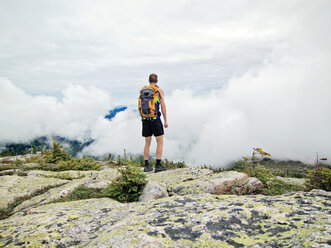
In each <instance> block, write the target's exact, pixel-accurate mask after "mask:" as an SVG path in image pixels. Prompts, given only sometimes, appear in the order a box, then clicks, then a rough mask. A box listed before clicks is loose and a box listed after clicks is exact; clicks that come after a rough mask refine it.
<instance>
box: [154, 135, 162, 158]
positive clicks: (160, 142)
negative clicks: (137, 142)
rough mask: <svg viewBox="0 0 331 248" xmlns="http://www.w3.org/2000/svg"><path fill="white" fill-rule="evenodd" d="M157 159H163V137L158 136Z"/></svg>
mask: <svg viewBox="0 0 331 248" xmlns="http://www.w3.org/2000/svg"><path fill="white" fill-rule="evenodd" d="M155 139H156V159H161V158H162V151H163V135H160V136H156V137H155Z"/></svg>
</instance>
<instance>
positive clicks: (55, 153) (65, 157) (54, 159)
mask: <svg viewBox="0 0 331 248" xmlns="http://www.w3.org/2000/svg"><path fill="white" fill-rule="evenodd" d="M26 162H27V163H38V164H39V165H40V169H42V170H51V171H65V170H83V171H86V170H100V164H98V163H97V162H96V161H95V160H94V159H93V158H86V157H83V158H75V157H72V156H71V155H70V154H69V153H67V152H66V151H65V150H64V149H63V146H61V145H60V143H56V142H55V140H54V139H53V147H52V149H51V150H47V151H43V152H42V156H40V157H33V158H30V159H27V160H26Z"/></svg>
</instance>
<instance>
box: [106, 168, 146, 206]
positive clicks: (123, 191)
mask: <svg viewBox="0 0 331 248" xmlns="http://www.w3.org/2000/svg"><path fill="white" fill-rule="evenodd" d="M118 170H119V172H120V174H121V175H120V176H119V177H118V178H116V179H115V180H114V181H113V182H112V183H111V184H110V185H109V186H107V187H106V188H105V191H104V195H105V196H107V197H110V198H113V199H115V200H117V201H119V202H134V201H138V199H139V196H140V195H141V193H142V191H143V189H144V187H145V184H146V183H147V181H146V175H145V174H144V173H143V172H142V171H141V168H140V167H138V166H135V165H127V166H126V167H125V168H121V169H118Z"/></svg>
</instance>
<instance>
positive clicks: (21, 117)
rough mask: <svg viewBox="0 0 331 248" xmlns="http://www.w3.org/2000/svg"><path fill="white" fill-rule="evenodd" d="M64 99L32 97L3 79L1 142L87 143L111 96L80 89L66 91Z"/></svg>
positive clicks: (0, 102)
mask: <svg viewBox="0 0 331 248" xmlns="http://www.w3.org/2000/svg"><path fill="white" fill-rule="evenodd" d="M62 93H63V99H62V100H61V101H59V100H57V99H56V98H55V97H50V96H42V95H41V96H31V95H29V94H27V93H25V92H24V91H23V90H22V89H20V88H18V87H16V86H15V85H14V84H12V83H11V82H10V81H9V80H7V79H4V78H0V106H1V117H0V129H1V133H0V141H1V143H5V142H25V141H29V140H31V139H33V138H35V137H38V136H42V135H49V134H56V135H61V136H65V137H67V138H71V139H80V140H81V139H84V136H88V135H89V132H90V127H91V125H92V124H93V123H94V122H95V119H96V118H97V117H99V116H104V113H105V112H107V110H109V108H110V107H111V106H112V105H111V100H110V99H111V98H110V95H109V94H107V93H106V92H104V91H103V90H101V89H97V88H95V87H89V88H83V87H81V86H78V85H73V86H71V87H68V88H66V89H65V90H63V92H62Z"/></svg>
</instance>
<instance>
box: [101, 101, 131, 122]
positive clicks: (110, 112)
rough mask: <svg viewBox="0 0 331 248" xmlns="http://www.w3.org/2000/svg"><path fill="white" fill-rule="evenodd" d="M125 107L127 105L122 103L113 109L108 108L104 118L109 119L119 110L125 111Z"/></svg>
mask: <svg viewBox="0 0 331 248" xmlns="http://www.w3.org/2000/svg"><path fill="white" fill-rule="evenodd" d="M127 108H128V107H127V106H124V105H120V106H116V107H115V108H114V109H112V110H109V113H108V114H107V115H106V116H105V118H106V119H108V120H110V121H111V120H112V119H113V118H114V117H115V116H116V115H117V114H118V113H119V112H122V111H125V110H126V109H127Z"/></svg>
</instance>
